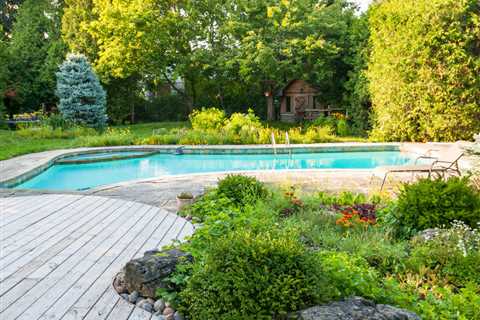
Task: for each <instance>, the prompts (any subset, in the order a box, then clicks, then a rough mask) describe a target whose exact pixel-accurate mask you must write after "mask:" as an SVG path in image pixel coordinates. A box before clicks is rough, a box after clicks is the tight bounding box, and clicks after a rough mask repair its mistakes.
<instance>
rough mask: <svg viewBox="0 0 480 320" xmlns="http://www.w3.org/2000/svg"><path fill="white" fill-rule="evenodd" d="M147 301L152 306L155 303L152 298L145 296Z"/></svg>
mask: <svg viewBox="0 0 480 320" xmlns="http://www.w3.org/2000/svg"><path fill="white" fill-rule="evenodd" d="M147 302H148V303H150V304H151V305H152V306H153V305H154V304H155V300H153V299H152V298H147Z"/></svg>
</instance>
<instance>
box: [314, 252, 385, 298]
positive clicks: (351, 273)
mask: <svg viewBox="0 0 480 320" xmlns="http://www.w3.org/2000/svg"><path fill="white" fill-rule="evenodd" d="M318 263H319V268H320V270H321V273H322V276H323V277H324V278H326V279H327V280H328V283H329V284H330V285H329V286H324V287H323V288H322V289H321V290H322V293H321V294H322V300H323V301H331V300H338V299H340V298H344V297H349V296H352V295H360V296H362V297H365V298H370V299H375V298H377V297H378V296H382V295H383V292H382V289H381V287H380V281H379V277H378V274H377V272H376V271H375V270H374V269H373V268H371V267H370V266H369V265H368V263H367V261H366V260H365V259H363V258H362V257H358V256H356V255H355V254H351V253H346V252H334V251H323V252H320V253H319V254H318Z"/></svg>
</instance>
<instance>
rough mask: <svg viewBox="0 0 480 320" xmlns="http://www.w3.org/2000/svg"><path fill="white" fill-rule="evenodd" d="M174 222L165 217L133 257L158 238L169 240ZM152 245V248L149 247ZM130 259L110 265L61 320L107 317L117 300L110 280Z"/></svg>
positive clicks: (126, 258)
mask: <svg viewBox="0 0 480 320" xmlns="http://www.w3.org/2000/svg"><path fill="white" fill-rule="evenodd" d="M175 221H176V217H175V216H174V215H171V214H168V215H166V216H165V219H164V220H162V222H161V223H160V225H159V226H158V228H157V230H156V231H155V236H154V237H150V239H149V241H148V242H147V244H145V245H144V246H143V247H142V248H140V249H138V250H137V252H135V255H136V256H138V255H140V254H143V252H144V251H146V250H148V249H151V248H154V247H155V245H156V244H158V240H157V239H158V238H160V239H163V238H171V236H170V237H169V232H170V230H171V228H172V227H173V225H174V224H175ZM152 238H153V239H154V240H153V241H151V239H152ZM152 243H153V246H151V245H152ZM142 250H143V251H142ZM132 258H133V257H132V256H126V255H125V256H124V257H123V258H122V259H117V260H116V261H115V263H114V264H112V265H111V266H110V268H109V269H108V270H106V271H105V272H104V273H103V274H102V275H101V276H100V277H99V278H98V279H97V281H96V282H95V283H94V284H93V285H92V286H91V287H90V288H89V289H88V290H87V291H86V292H85V293H84V294H83V296H81V297H80V298H79V299H78V300H77V301H76V303H75V304H74V305H73V306H72V307H70V309H69V310H68V311H67V313H66V314H65V315H64V316H63V318H62V319H76V317H75V316H78V315H81V316H84V315H86V314H87V313H89V316H90V318H92V319H95V317H97V318H99V317H100V316H101V315H108V312H109V310H110V309H112V308H113V306H114V305H115V303H116V301H117V299H118V294H117V293H116V292H114V293H115V294H114V295H111V292H110V291H112V292H113V288H112V286H111V283H112V278H113V276H114V275H115V274H116V273H117V272H118V271H119V270H120V269H121V268H122V267H123V265H124V264H125V263H126V262H127V261H128V260H130V259H132ZM92 306H95V307H94V308H93V310H91V311H90V310H89V309H88V308H89V307H92ZM89 311H90V312H89ZM99 319H100V318H99Z"/></svg>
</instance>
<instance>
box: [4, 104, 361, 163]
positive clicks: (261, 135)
mask: <svg viewBox="0 0 480 320" xmlns="http://www.w3.org/2000/svg"><path fill="white" fill-rule="evenodd" d="M23 116H24V117H30V118H31V117H32V116H31V115H28V114H25V115H23ZM34 117H35V119H38V120H39V121H36V122H30V123H24V124H21V125H19V127H18V128H17V130H15V131H11V130H0V138H1V139H0V147H1V148H0V160H3V159H8V158H11V157H14V156H17V155H21V154H25V153H30V152H38V151H45V150H51V149H60V148H73V147H100V146H120V145H154V144H169V145H174V144H187V145H190V144H192V145H198V144H212V145H217V144H269V143H271V135H272V134H274V135H275V138H276V140H277V143H285V132H288V133H289V135H290V142H291V143H316V142H345V141H365V139H363V138H358V137H345V136H338V135H336V134H335V129H334V128H333V127H332V125H331V123H333V124H335V123H336V121H337V120H336V119H333V118H332V119H329V120H326V121H327V122H328V123H330V125H327V124H322V125H321V126H319V125H318V124H316V123H313V124H311V123H305V124H303V125H295V126H292V125H290V126H285V125H281V126H276V125H271V124H266V123H263V122H261V121H260V119H259V118H258V117H257V116H255V114H253V112H251V111H249V112H248V113H234V114H232V115H231V116H230V117H227V116H226V114H225V112H224V111H221V110H219V109H217V108H207V109H201V110H197V111H194V112H193V113H192V114H191V115H190V121H189V122H188V123H187V122H161V123H147V124H135V125H124V126H114V127H110V128H107V129H105V130H103V131H95V130H93V129H91V128H86V127H83V126H80V125H78V124H74V123H72V122H71V121H66V120H65V119H63V118H62V117H61V116H60V115H56V114H53V115H50V116H45V115H42V114H41V113H35V114H34Z"/></svg>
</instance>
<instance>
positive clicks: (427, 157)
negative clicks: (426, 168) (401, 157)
mask: <svg viewBox="0 0 480 320" xmlns="http://www.w3.org/2000/svg"><path fill="white" fill-rule="evenodd" d="M420 159H432V160H436V161H438V158H437V157H430V156H419V157H417V158H416V159H415V164H417V163H418V160H420Z"/></svg>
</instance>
